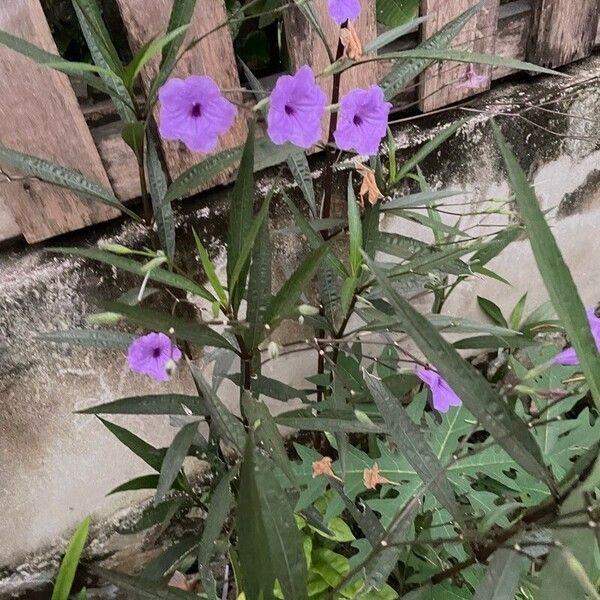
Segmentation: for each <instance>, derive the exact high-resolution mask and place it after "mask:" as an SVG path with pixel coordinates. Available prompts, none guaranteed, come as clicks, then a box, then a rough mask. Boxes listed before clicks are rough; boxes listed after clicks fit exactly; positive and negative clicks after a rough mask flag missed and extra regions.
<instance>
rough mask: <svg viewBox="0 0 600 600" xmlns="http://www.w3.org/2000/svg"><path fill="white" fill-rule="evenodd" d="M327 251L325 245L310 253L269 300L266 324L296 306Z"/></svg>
mask: <svg viewBox="0 0 600 600" xmlns="http://www.w3.org/2000/svg"><path fill="white" fill-rule="evenodd" d="M328 251H329V248H328V246H327V244H322V245H321V247H320V248H317V249H316V250H314V251H313V252H311V253H310V254H309V255H308V256H307V257H306V259H305V260H304V262H303V263H302V264H301V265H300V266H299V267H298V268H297V269H296V270H295V271H294V272H293V273H292V276H291V277H290V278H289V279H288V280H287V281H286V282H285V283H284V284H283V286H282V288H281V289H280V290H279V292H277V294H276V295H275V297H274V298H273V299H272V300H271V302H270V304H269V307H268V308H267V312H266V315H265V321H266V322H267V323H273V322H274V321H276V320H279V319H281V318H283V317H284V316H285V315H286V314H288V313H289V312H291V310H292V308H294V306H296V304H297V302H298V299H299V297H300V294H301V293H302V291H303V290H304V289H305V288H306V286H307V285H308V284H309V283H310V281H311V279H312V278H313V277H314V275H315V273H316V271H317V269H318V267H319V265H320V263H321V261H322V260H323V258H324V257H325V255H326V254H327V252H328Z"/></svg>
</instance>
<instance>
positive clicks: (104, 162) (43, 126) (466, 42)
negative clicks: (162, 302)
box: [0, 0, 600, 242]
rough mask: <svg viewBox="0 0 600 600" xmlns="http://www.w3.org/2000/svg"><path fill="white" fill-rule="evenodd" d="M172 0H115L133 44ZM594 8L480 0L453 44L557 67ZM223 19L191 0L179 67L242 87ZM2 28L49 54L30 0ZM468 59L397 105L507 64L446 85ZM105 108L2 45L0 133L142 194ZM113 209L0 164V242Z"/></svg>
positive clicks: (320, 5)
mask: <svg viewBox="0 0 600 600" xmlns="http://www.w3.org/2000/svg"><path fill="white" fill-rule="evenodd" d="M477 1H478V0H422V6H421V12H422V14H423V15H427V17H428V19H427V21H426V22H425V24H424V25H423V26H422V28H421V31H415V32H414V35H411V36H408V37H405V38H402V40H401V46H400V47H401V49H407V48H410V47H414V46H415V45H417V44H418V42H419V40H420V39H426V38H428V37H430V36H431V35H433V34H434V33H436V32H437V31H439V30H440V29H441V28H442V27H443V26H444V25H445V24H446V23H447V22H448V21H450V20H452V19H453V18H454V17H456V16H458V15H459V14H460V13H462V12H463V11H465V10H466V9H468V8H469V7H470V6H473V5H474V4H476V3H477ZM172 2H173V0H117V3H118V5H119V8H120V11H121V16H122V19H123V23H124V26H125V29H126V31H127V35H128V41H129V44H130V46H131V49H132V50H133V51H135V50H137V49H138V48H139V47H140V46H141V45H142V44H143V43H145V42H146V41H147V40H149V39H151V38H153V37H155V36H157V35H159V34H161V33H162V32H163V31H164V30H165V29H166V26H167V22H168V18H169V14H170V10H171V6H172ZM362 2H363V12H362V15H361V17H360V19H359V21H358V23H357V30H358V32H359V36H360V37H361V39H362V40H370V39H373V38H374V37H375V36H376V35H377V33H378V32H377V24H376V18H375V0H362ZM207 5H210V8H207ZM315 7H316V8H317V11H318V12H319V13H320V14H321V17H322V22H323V24H324V26H325V29H326V35H327V37H328V38H329V40H330V42H331V45H332V46H333V47H335V44H336V43H337V34H338V28H337V27H336V26H335V24H334V23H333V22H332V21H331V19H329V18H328V17H327V0H315ZM599 13H600V0H514V1H509V2H504V1H501V0H486V5H485V7H484V9H483V10H482V11H480V13H479V14H478V15H477V17H475V18H474V19H472V21H471V22H470V23H469V24H468V25H467V26H466V27H465V28H464V30H463V31H462V33H461V34H460V36H459V37H458V38H457V39H456V40H455V42H454V44H453V46H454V47H455V48H460V49H462V50H471V51H475V52H494V53H496V54H499V55H501V56H506V57H512V58H517V59H520V60H529V61H531V62H535V63H538V64H541V65H543V66H548V67H559V66H562V65H564V64H567V63H570V62H573V61H575V60H578V59H580V58H583V57H585V56H588V55H590V54H591V52H592V50H593V48H594V46H595V45H596V44H598V43H600V32H599V31H598V16H599ZM225 20H226V11H225V3H224V0H204V1H203V2H199V3H198V7H197V10H196V13H195V15H194V17H193V19H192V23H191V26H190V28H189V30H188V32H187V36H188V39H193V38H197V37H199V36H202V35H205V34H207V33H209V32H211V31H212V33H209V35H206V37H204V38H203V40H202V42H201V43H199V44H198V45H196V46H195V47H194V48H193V49H192V50H191V51H190V52H188V53H187V55H186V56H185V58H184V59H183V60H181V61H180V62H179V64H178V66H177V72H176V75H178V76H185V75H187V74H190V73H201V74H206V75H210V76H211V77H212V78H214V79H215V80H216V81H217V83H218V84H219V85H220V86H221V87H222V88H224V89H236V88H239V87H240V81H239V78H238V71H237V68H236V63H235V57H234V51H233V43H232V39H231V36H230V32H229V28H228V27H221V28H216V26H217V25H219V24H221V23H223V22H224V21H225ZM284 20H285V31H286V36H287V46H288V48H289V53H290V59H291V64H292V67H293V68H296V67H299V66H302V65H304V64H310V65H312V66H313V68H314V69H315V70H316V71H318V70H320V69H322V68H324V67H325V66H326V65H327V55H326V53H325V52H324V50H323V47H322V45H321V44H322V43H321V41H320V40H319V39H318V38H317V36H316V34H315V33H314V31H312V30H311V29H310V28H309V27H308V25H307V23H306V21H305V20H304V19H303V18H302V17H301V16H300V15H299V14H298V11H297V9H296V8H288V9H286V11H285V12H284ZM0 29H2V30H5V31H7V32H9V33H11V34H13V35H18V36H21V37H23V38H25V39H27V40H28V41H30V42H32V43H34V44H37V45H39V46H41V47H43V48H44V49H45V50H47V51H49V52H53V53H57V50H56V46H55V44H54V41H53V39H52V36H51V34H50V29H49V26H48V23H47V22H46V19H45V17H44V13H43V11H42V8H41V5H40V2H39V0H5V1H3V2H0ZM213 30H214V31H213ZM384 68H385V65H382V64H379V63H369V64H368V65H364V66H360V67H358V68H355V69H353V70H351V71H349V72H348V73H346V74H345V76H344V82H343V87H344V88H346V87H347V88H351V87H357V86H358V87H365V86H367V85H369V84H371V83H375V82H376V81H377V80H378V79H379V78H380V76H381V74H382V70H383V69H384ZM467 69H468V65H465V64H457V63H445V64H436V65H434V66H432V67H431V68H430V69H428V70H427V71H426V72H425V73H424V74H423V75H421V77H420V78H419V80H415V82H414V83H413V84H411V85H409V86H408V87H407V88H406V90H405V91H404V92H403V93H402V94H401V95H400V96H399V97H398V98H396V106H397V108H398V109H399V110H402V109H406V108H409V107H418V108H419V109H420V110H423V111H431V110H434V109H437V108H440V107H443V106H446V105H449V104H452V103H454V102H457V101H460V100H462V99H464V98H465V97H467V96H469V95H471V94H474V93H479V92H480V91H483V90H485V89H488V88H489V87H490V86H491V84H492V82H493V81H494V80H496V79H499V78H502V77H506V76H507V75H509V74H510V70H507V69H504V68H493V69H492V68H491V67H487V68H486V67H479V68H478V72H479V74H484V75H485V76H486V81H485V82H484V84H483V85H482V86H481V87H480V88H479V89H477V90H471V89H467V88H465V87H458V86H456V85H455V83H456V82H457V81H460V80H461V79H462V78H464V77H465V76H466V72H467ZM150 75H151V72H150V71H148V72H146V73H144V76H143V83H144V85H145V86H147V84H148V81H149V78H150ZM111 115H112V112H111V109H110V106H109V104H108V102H102V103H99V104H97V105H93V106H82V105H80V103H79V101H78V98H77V95H76V93H75V91H74V89H73V87H72V85H71V82H70V81H69V79H68V78H67V77H66V76H65V75H63V74H60V73H58V72H56V71H52V70H50V69H48V68H44V67H40V66H37V65H35V64H34V63H33V62H31V61H30V60H29V59H27V58H24V57H22V56H20V55H18V54H16V53H15V52H13V51H11V50H8V49H7V48H5V47H3V46H0V144H1V145H4V146H8V147H10V148H14V149H16V150H19V151H21V152H27V153H29V154H34V155H38V156H42V157H44V158H47V159H48V160H52V161H55V162H57V163H60V164H62V165H64V166H67V167H72V168H76V169H78V170H80V171H82V172H83V173H84V174H85V175H87V176H90V177H92V178H94V179H96V180H98V181H99V182H100V183H102V184H103V185H105V186H107V187H112V189H113V190H114V192H115V194H116V195H117V197H119V198H120V199H121V200H123V201H127V200H131V199H133V198H136V197H137V196H139V184H138V181H137V175H136V173H137V166H136V163H135V159H134V157H133V155H132V153H131V151H130V150H129V148H128V147H127V146H126V145H125V143H124V142H123V141H122V140H121V137H120V126H119V124H118V123H117V122H110V121H111ZM106 122H108V124H103V123H106ZM98 123H100V124H98ZM244 137H245V124H244V122H243V120H242V119H241V118H239V119H238V121H237V122H236V123H235V125H234V127H233V128H232V129H231V130H230V132H229V133H228V134H227V135H225V136H223V138H222V139H221V148H220V149H223V148H227V147H231V146H235V145H238V144H240V143H242V142H243V140H244ZM164 151H165V158H166V163H167V164H166V166H167V169H168V171H169V175H170V176H171V177H176V176H177V175H178V174H179V173H181V172H182V171H183V170H184V169H186V168H188V167H189V166H190V165H191V164H193V163H195V162H197V161H198V160H199V157H198V156H197V155H193V154H191V153H189V152H188V151H187V150H186V149H185V148H184V147H183V146H182V145H180V144H178V143H174V142H165V143H164ZM114 216H116V213H115V211H113V210H112V209H110V208H107V207H104V206H102V205H98V204H94V203H89V202H84V201H81V200H80V199H78V198H77V197H76V196H75V195H74V194H71V193H69V192H67V191H65V190H63V189H57V188H53V187H52V186H50V185H47V184H45V183H42V182H40V181H38V180H36V179H31V178H23V177H22V176H21V175H20V174H19V173H18V172H16V171H15V170H14V169H12V168H11V167H8V166H6V167H3V168H2V169H0V241H2V239H6V238H7V237H11V236H14V235H18V234H19V233H20V234H22V235H23V236H24V237H25V239H26V240H27V241H28V242H37V241H40V240H44V239H47V238H49V237H52V236H55V235H58V234H61V233H65V232H68V231H73V230H76V229H79V228H82V227H85V226H88V225H91V224H93V223H98V222H102V221H105V220H107V219H110V218H113V217H114Z"/></svg>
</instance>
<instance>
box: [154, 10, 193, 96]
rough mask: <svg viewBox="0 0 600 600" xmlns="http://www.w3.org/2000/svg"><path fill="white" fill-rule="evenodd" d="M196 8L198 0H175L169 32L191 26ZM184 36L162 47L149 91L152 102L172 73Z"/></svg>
mask: <svg viewBox="0 0 600 600" xmlns="http://www.w3.org/2000/svg"><path fill="white" fill-rule="evenodd" d="M195 8H196V0H177V2H173V8H172V9H171V16H170V17H169V25H168V26H167V32H168V33H169V32H171V31H175V30H177V29H178V28H180V27H183V26H189V24H190V21H191V20H192V16H193V15H194V9H195ZM184 39H185V38H184V36H181V37H176V38H175V39H173V40H170V41H169V43H168V44H166V45H165V46H164V48H163V49H162V60H161V62H160V68H159V70H158V73H157V74H156V77H155V78H154V81H152V85H151V87H150V91H149V92H148V98H149V99H150V102H153V101H154V97H155V94H156V90H158V88H160V87H161V86H162V85H163V83H164V82H165V81H166V80H167V78H168V77H169V76H170V75H171V72H172V71H173V68H174V66H175V62H176V60H177V55H178V53H179V49H180V48H181V45H182V43H183V41H184Z"/></svg>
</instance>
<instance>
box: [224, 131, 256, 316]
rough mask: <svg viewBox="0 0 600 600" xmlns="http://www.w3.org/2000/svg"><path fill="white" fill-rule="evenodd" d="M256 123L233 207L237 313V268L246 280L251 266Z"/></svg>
mask: <svg viewBox="0 0 600 600" xmlns="http://www.w3.org/2000/svg"><path fill="white" fill-rule="evenodd" d="M254 127H255V125H254V121H251V122H250V125H249V128H248V137H247V138H246V144H245V145H244V152H243V154H242V160H241V162H240V168H239V170H238V175H237V179H236V181H235V185H234V187H233V191H232V193H231V207H230V211H229V230H228V234H227V287H228V289H229V296H230V298H229V300H230V303H231V306H232V308H233V311H234V313H237V310H238V308H239V305H240V302H241V300H242V296H243V291H244V290H236V289H235V284H234V281H233V276H234V272H235V270H236V269H239V270H238V273H237V278H238V279H240V281H242V282H243V283H244V284H245V281H246V274H247V273H248V266H249V265H248V257H249V253H250V250H251V247H252V246H251V245H250V247H249V248H247V249H244V242H245V241H246V237H247V234H248V232H249V231H250V228H251V224H252V206H253V204H254ZM243 250H246V253H247V256H246V258H244V259H242V252H243ZM240 259H242V264H241V265H240V266H239V267H238V262H239V261H240Z"/></svg>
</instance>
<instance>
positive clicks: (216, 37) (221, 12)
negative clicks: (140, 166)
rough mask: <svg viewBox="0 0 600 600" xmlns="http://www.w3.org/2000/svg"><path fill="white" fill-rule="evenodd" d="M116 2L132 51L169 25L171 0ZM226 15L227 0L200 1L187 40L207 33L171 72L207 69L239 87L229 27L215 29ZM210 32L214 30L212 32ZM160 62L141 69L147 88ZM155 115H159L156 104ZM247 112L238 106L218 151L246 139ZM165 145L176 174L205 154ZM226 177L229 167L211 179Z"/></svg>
mask: <svg viewBox="0 0 600 600" xmlns="http://www.w3.org/2000/svg"><path fill="white" fill-rule="evenodd" d="M117 3H118V5H119V10H120V11H121V17H122V18H123V24H124V25H125V29H126V30H127V35H128V39H129V45H130V46H131V49H132V51H134V52H135V51H137V50H139V48H140V47H141V46H142V45H143V44H145V43H146V42H148V41H149V40H151V39H153V38H155V37H157V36H160V35H162V34H164V32H165V31H166V28H167V24H168V22H169V15H170V14H171V8H172V6H173V0H152V1H151V2H149V1H148V0H117ZM226 19H227V11H226V9H225V3H224V1H223V0H203V1H201V2H198V3H197V5H196V10H195V12H194V15H193V17H192V20H191V23H190V26H189V28H188V31H187V34H186V38H185V42H184V45H185V44H187V43H189V42H190V41H191V40H194V39H197V38H200V37H202V36H206V37H204V38H203V39H202V41H200V43H198V44H197V45H196V46H195V47H194V48H193V49H192V50H190V51H189V52H187V53H186V54H185V55H184V56H183V57H182V58H181V59H180V60H179V62H178V64H177V67H176V68H175V71H174V73H173V76H174V77H186V76H188V75H192V74H193V75H208V76H209V77H212V78H213V79H214V80H215V81H216V82H217V84H218V85H219V86H220V87H221V88H222V89H224V90H238V89H239V88H240V81H239V77H238V72H237V66H236V63H235V55H234V51H233V43H232V40H231V34H230V32H229V27H220V28H218V29H217V30H216V31H213V30H214V29H215V28H216V27H217V26H218V25H221V24H222V23H224V22H225V21H226ZM209 32H212V33H210V34H209ZM207 34H208V35H207ZM158 62H159V61H158V57H157V59H156V60H154V61H152V62H151V64H149V66H148V68H145V69H144V71H143V73H142V82H143V84H144V87H145V89H146V90H148V88H149V86H150V81H151V79H152V77H153V76H154V74H155V73H156V70H157V67H158ZM227 96H228V98H229V99H230V100H231V101H232V102H234V103H236V104H241V102H242V98H241V94H240V93H239V92H233V93H228V94H227ZM155 116H156V117H157V118H158V107H157V109H156V111H155ZM244 117H247V114H244V113H243V112H242V111H240V112H239V114H238V118H237V119H236V121H235V122H234V124H233V127H232V128H231V129H230V130H229V131H228V132H227V133H226V134H225V135H223V136H221V138H220V142H219V146H218V148H217V150H216V151H219V150H223V149H225V148H231V147H232V146H237V145H239V144H242V143H243V142H244V140H245V138H246V132H247V128H246V122H245V118H244ZM163 148H164V151H165V159H166V162H167V168H168V170H169V174H170V175H171V177H172V178H175V177H177V176H178V175H180V174H181V173H182V172H183V171H185V170H186V169H188V168H189V167H191V166H192V165H194V164H196V163H197V162H199V161H200V160H202V158H203V157H204V155H202V154H198V153H193V152H190V151H188V150H187V149H186V148H185V146H184V145H183V144H182V143H180V142H168V141H163ZM228 177H229V173H223V174H221V176H220V177H218V178H217V179H216V180H215V181H214V182H213V183H223V182H224V181H226V180H227V179H228ZM208 187H210V185H209V186H208Z"/></svg>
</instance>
